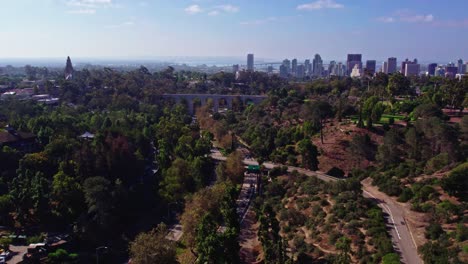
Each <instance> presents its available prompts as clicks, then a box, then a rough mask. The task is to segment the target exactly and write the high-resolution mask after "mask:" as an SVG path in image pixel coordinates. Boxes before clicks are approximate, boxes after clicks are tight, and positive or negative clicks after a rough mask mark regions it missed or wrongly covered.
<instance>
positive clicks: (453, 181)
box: [442, 162, 468, 201]
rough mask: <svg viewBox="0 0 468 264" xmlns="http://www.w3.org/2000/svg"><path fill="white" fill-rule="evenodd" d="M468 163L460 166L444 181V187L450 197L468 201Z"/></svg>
mask: <svg viewBox="0 0 468 264" xmlns="http://www.w3.org/2000/svg"><path fill="white" fill-rule="evenodd" d="M467 175H468V162H465V163H463V164H460V165H458V166H457V167H456V168H455V169H453V170H452V171H451V172H450V173H449V174H448V176H447V177H445V178H444V179H442V187H443V188H444V190H445V191H447V192H448V193H449V194H450V195H453V196H456V197H458V198H460V199H461V200H463V201H468V177H467Z"/></svg>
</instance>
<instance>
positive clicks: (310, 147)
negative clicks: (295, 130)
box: [297, 139, 319, 171]
mask: <svg viewBox="0 0 468 264" xmlns="http://www.w3.org/2000/svg"><path fill="white" fill-rule="evenodd" d="M297 152H298V153H299V154H300V155H301V158H302V166H303V167H304V168H306V169H309V170H314V171H315V170H318V164H319V161H318V159H317V157H318V155H319V153H318V149H317V147H316V146H315V145H314V144H313V143H312V142H311V141H310V140H309V139H303V140H301V141H299V143H298V144H297Z"/></svg>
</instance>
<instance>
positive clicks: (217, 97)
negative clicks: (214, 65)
mask: <svg viewBox="0 0 468 264" xmlns="http://www.w3.org/2000/svg"><path fill="white" fill-rule="evenodd" d="M162 97H163V98H165V99H172V100H174V101H175V102H176V103H181V102H182V101H185V102H186V103H187V104H188V105H187V106H188V110H189V113H190V114H194V112H195V100H197V99H198V100H200V103H201V105H202V106H204V105H206V104H207V103H208V100H209V99H211V100H213V110H214V111H215V112H218V111H219V103H220V102H221V101H223V100H224V102H225V105H226V107H227V108H228V109H232V102H233V100H234V99H235V98H238V99H239V101H241V102H242V103H243V104H244V105H245V104H247V103H248V102H251V103H253V104H259V103H261V102H262V101H263V100H265V99H267V96H264V95H221V94H163V95H162Z"/></svg>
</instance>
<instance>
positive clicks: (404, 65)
mask: <svg viewBox="0 0 468 264" xmlns="http://www.w3.org/2000/svg"><path fill="white" fill-rule="evenodd" d="M408 63H410V61H409V60H408V58H406V60H404V61H403V62H401V73H403V74H405V72H406V64H408Z"/></svg>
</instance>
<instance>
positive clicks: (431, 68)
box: [427, 63, 437, 76]
mask: <svg viewBox="0 0 468 264" xmlns="http://www.w3.org/2000/svg"><path fill="white" fill-rule="evenodd" d="M436 69H437V63H431V64H429V65H427V74H429V75H430V76H435V72H436Z"/></svg>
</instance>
